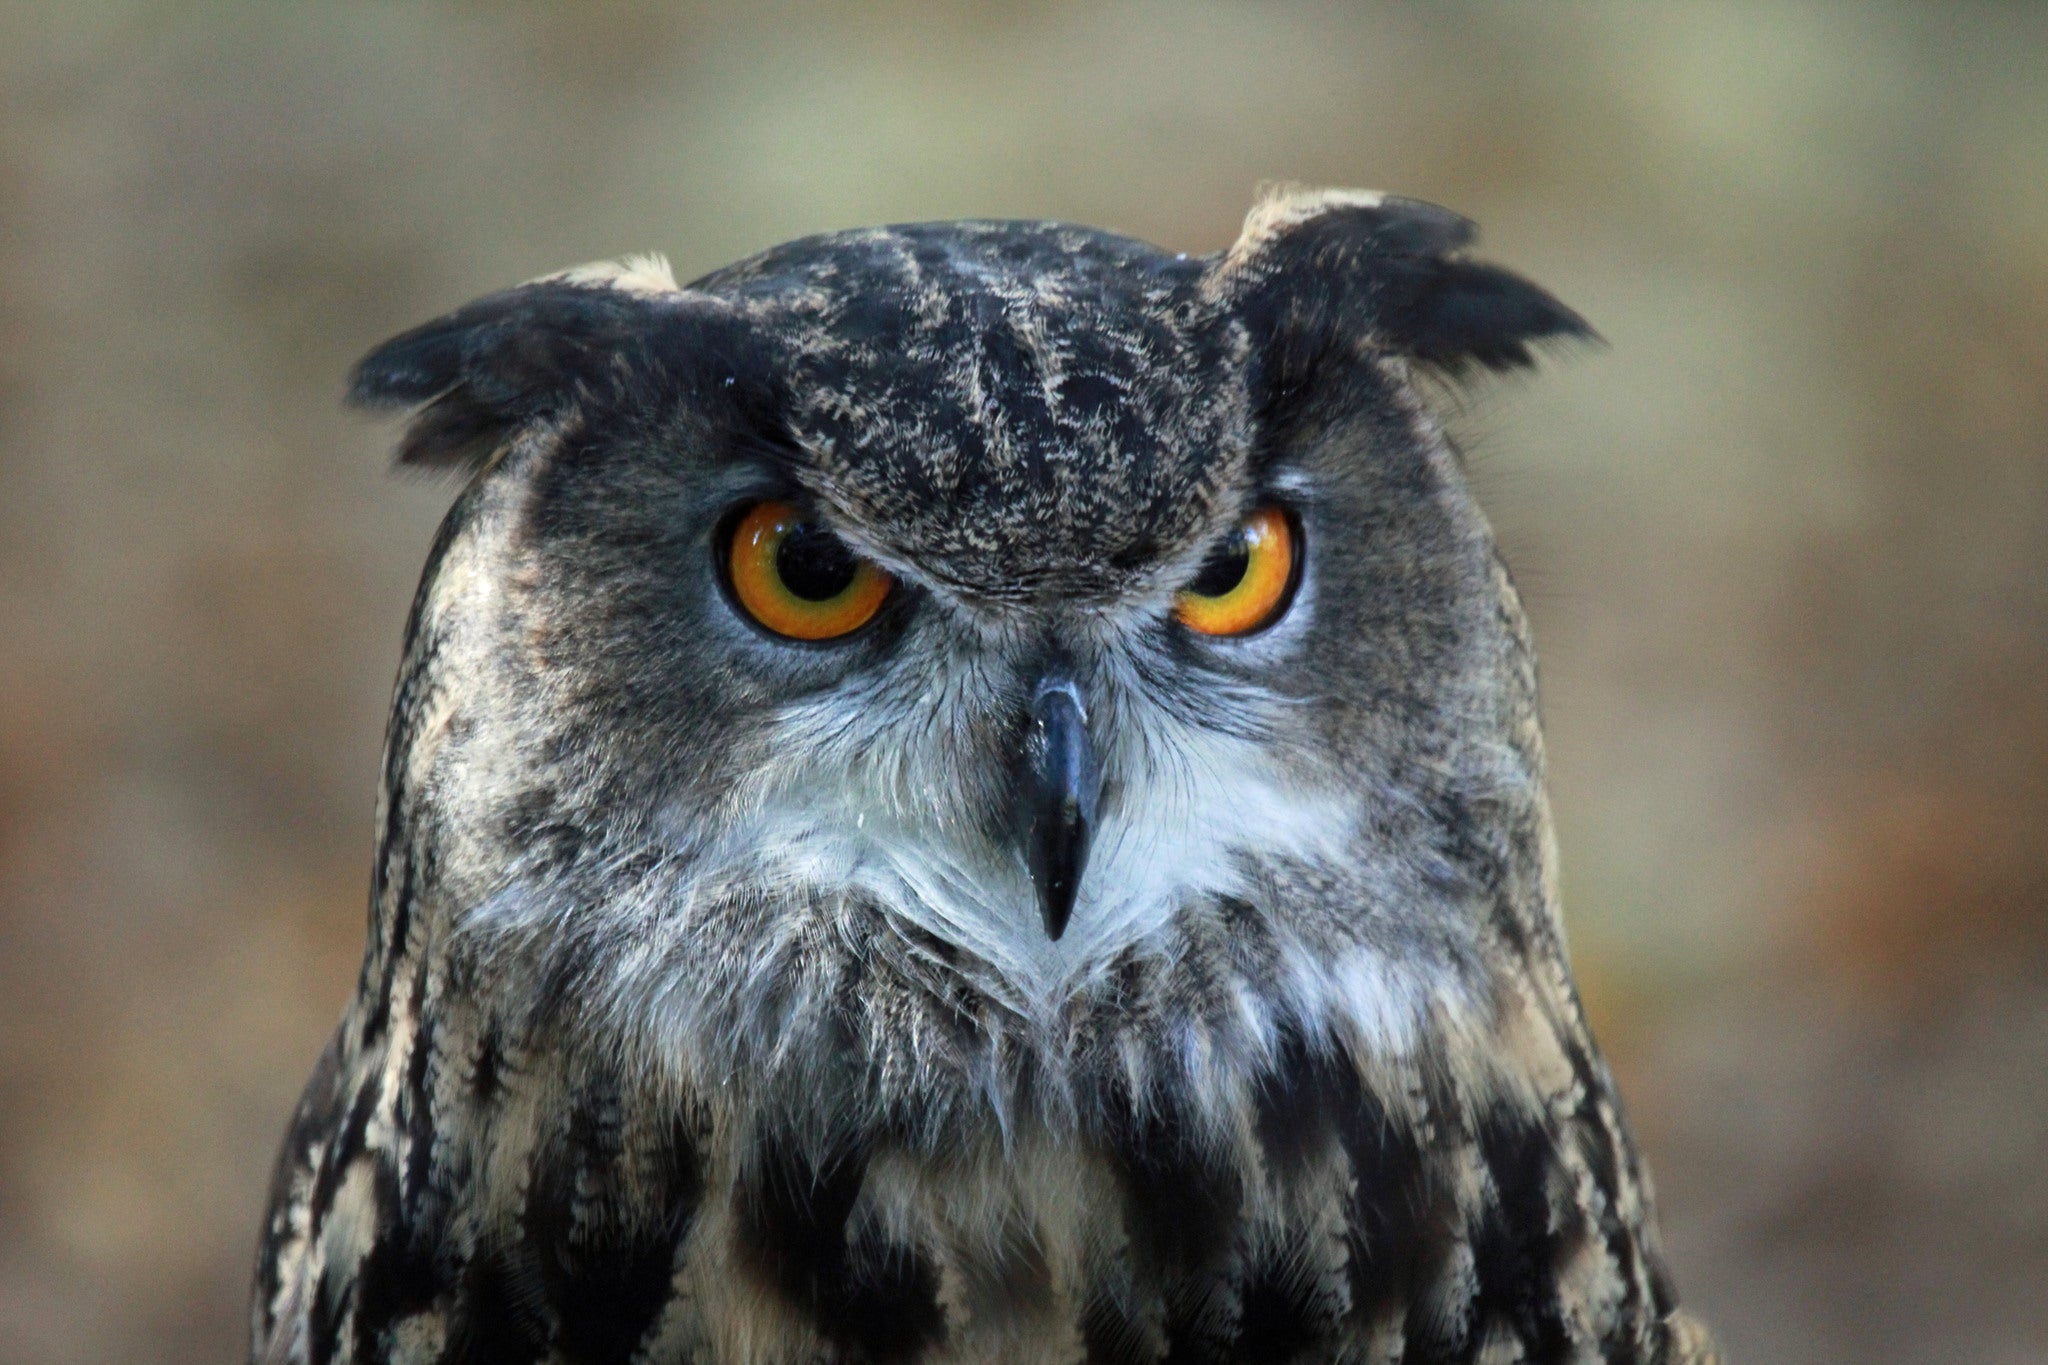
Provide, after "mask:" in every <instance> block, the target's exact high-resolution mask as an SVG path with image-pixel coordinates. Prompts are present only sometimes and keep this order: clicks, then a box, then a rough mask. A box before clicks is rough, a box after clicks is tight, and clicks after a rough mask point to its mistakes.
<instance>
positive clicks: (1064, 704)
mask: <svg viewBox="0 0 2048 1365" xmlns="http://www.w3.org/2000/svg"><path fill="white" fill-rule="evenodd" d="M1026 754H1027V757H1028V776H1027V778H1026V781H1025V784H1024V790H1023V791H1022V792H1021V793H1020V794H1019V795H1020V797H1021V798H1022V801H1021V804H1022V807H1023V809H1022V810H1021V811H1020V812H1019V814H1021V815H1023V816H1024V820H1023V821H1022V823H1023V824H1024V825H1025V831H1024V860H1025V862H1026V864H1027V865H1028V866H1029V867H1030V869H1031V881H1032V884H1033V885H1035V886H1036V887H1037V888H1038V910H1039V913H1040V915H1042V916H1043V917H1044V919H1045V932H1046V936H1047V937H1048V938H1052V939H1055V940H1057V939H1058V938H1059V936H1060V935H1061V934H1063V933H1065V932H1066V930H1067V920H1068V918H1069V917H1070V916H1071V915H1072V914H1073V913H1074V900H1075V897H1076V895H1077V894H1078V893H1079V891H1080V889H1081V873H1082V870H1083V869H1084V868H1086V867H1087V865H1088V836H1089V832H1090V830H1091V829H1092V828H1093V827H1094V824H1095V798H1096V796H1097V794H1098V793H1099V791H1100V790H1101V786H1102V773H1101V770H1100V769H1099V768H1098V766H1097V765H1096V761H1095V749H1094V746H1093V745H1091V744H1090V743H1089V742H1088V712H1087V710H1086V708H1085V707H1083V706H1082V704H1081V692H1080V689H1079V688H1078V687H1076V686H1075V685H1074V683H1073V682H1072V680H1070V679H1067V678H1061V677H1050V678H1047V679H1045V680H1044V681H1043V682H1041V683H1039V685H1038V691H1037V692H1036V694H1035V695H1033V697H1032V699H1031V730H1030V733H1029V735H1028V737H1027V739H1026Z"/></svg>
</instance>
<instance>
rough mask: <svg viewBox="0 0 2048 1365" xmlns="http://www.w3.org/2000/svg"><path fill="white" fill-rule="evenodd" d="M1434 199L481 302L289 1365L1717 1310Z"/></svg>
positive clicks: (1664, 1335) (1500, 1340) (430, 389)
mask: <svg viewBox="0 0 2048 1365" xmlns="http://www.w3.org/2000/svg"><path fill="white" fill-rule="evenodd" d="M1471 238H1472V229H1471V227H1470V225H1469V224H1468V223H1467V222H1465V221H1464V220H1463V219H1461V218H1459V217H1456V216H1454V215H1453V214H1450V213H1448V212H1446V211H1444V210H1442V209H1438V208H1435V207H1432V206H1429V205H1426V204H1422V203H1418V202H1414V201H1410V200H1403V199H1397V198H1392V197H1387V196H1382V195H1378V194H1371V193H1363V192H1351V191H1310V190H1299V189H1295V190H1281V191H1276V192H1273V193H1271V194H1269V195H1268V196H1267V197H1265V198H1264V199H1263V200H1262V201H1261V202H1259V203H1258V204H1257V206H1256V207H1255V208H1254V209H1253V210H1252V212H1251V213H1250V215H1249V217H1248V218H1247V220H1246V223H1245V226H1244V230H1243V233H1242V235H1241V236H1240V237H1239V238H1238V239H1237V241H1236V243H1235V244H1234V245H1232V246H1231V247H1229V249H1227V250H1225V251H1222V252H1220V253H1218V254H1215V255H1210V256H1190V255H1187V254H1178V253H1173V252H1167V251H1162V250H1159V249H1157V248H1154V247H1152V246H1149V245H1146V244H1144V243H1142V242H1139V241H1135V240H1132V239H1129V238H1126V237H1120V236H1115V235H1112V234H1109V233H1106V232H1101V231H1096V230H1093V229H1088V228H1081V227H1074V226H1069V225H1065V224H1061V223H1053V222H984V221H976V222H956V223H929V224H918V225H911V226H902V227H892V228H881V229H873V230H862V231H850V232H840V233H833V234H829V235H825V236H818V237H811V238H807V239H804V240H802V241H797V242H793V243H791V244H789V245H786V246H781V247H777V248H775V249H773V250H770V251H767V252H765V253H763V254H761V255H758V256H755V257H753V258H751V259H749V260H746V261H743V262H741V263H739V264H737V265H734V266H730V267H727V268H725V269H723V270H719V271H716V272H715V273H713V274H711V275H708V276H706V277H704V278H703V279H700V280H698V281H697V282H695V283H694V284H690V285H687V286H679V285H677V284H676V283H675V282H674V279H673V278H672V276H671V275H670V273H669V270H668V267H667V266H666V264H665V263H663V262H662V261H660V260H659V259H658V258H637V259H629V260H627V261H624V262H622V263H619V264H616V265H604V266H594V267H585V268H582V269H577V270H571V271H569V272H567V273H565V274H561V275H556V276H552V277H548V278H545V279H542V280H539V281H536V282H534V283H531V284H527V285H524V286H521V287H518V288H514V289H511V290H508V291H506V292H503V293H499V294H495V295H491V296H489V297H487V298H484V299H482V300H479V301H477V302H475V303H472V304H470V305H469V306H467V307H465V308H462V309H460V310H458V311H456V312H454V313H451V314H449V315H448V316H446V317H444V318H441V319H439V320H437V321H434V322H430V323H427V324H426V325H424V326H422V327H420V328H418V329H416V330H414V331H411V332H408V333H405V334H404V335H402V336H400V337H397V338H396V339H394V340H392V341H390V342H387V343H386V344H385V345H383V346H381V347H379V348H378V349H377V350H375V351H373V352H372V353H371V354H370V355H369V356H368V357H367V358H366V359H365V360H364V361H363V362H362V363H361V364H360V366H359V367H358V368H357V370H356V371H355V374H354V379H353V389H352V393H353V397H354V398H355V400H356V401H358V402H360V403H363V404H368V405H371V406H374V407H401V408H410V409H413V415H412V417H411V420H410V424H409V425H408V427H407V428H406V430H405V433H404V436H403V438H402V442H401V445H400V450H399V458H400V460H401V461H403V462H404V463H406V464H409V465H415V466H425V467H430V468H439V469H446V470H450V471H452V472H454V473H455V474H456V475H458V476H459V477H460V479H461V480H462V481H463V487H462V491H461V492H460V494H459V496H458V497H457V499H456V501H455V503H454V506H453V508H452V510H451V511H450V512H449V514H448V516H447V519H446V521H445V522H444V523H443V525H442V527H441V530H440V534H439V536H438V538H437V539H436V540H435V542H434V545H433V548H432V551H431V554H430V556H429V560H428V564H427V568H426V571H425V574H424V577H423V580H422V583H421V586H420V589H419V593H418V596H417V598H416V600H415V602H414V605H413V608H412V613H411V619H410V621H409V623H408V625H407V629H406V644H405V651H404V658H403V663H402V665H401V668H400V671H399V677H398V682H397V688H396V694H395V697H394V700H393V703H392V710H391V722H390V730H389V736H388V742H387V747H386V750H385V759H384V772H383V795H382V800H381V804H380V808H379V811H380V813H379V816H378V821H379V830H380V833H379V839H378V845H377V852H376V861H375V869H374V875H373V881H372V890H371V914H370V923H369V935H368V945H367V948H366V951H365V954H364V958H363V966H362V973H361V976H360V979H359V981H358V983H357V988H356V993H355V997H354V1000H353V1003H352V1004H350V1005H349V1007H348V1009H347V1012H346V1015H345V1017H344V1018H343V1020H342V1023H341V1025H340V1028H339V1030H338V1032H337V1033H336V1035H335V1037H334V1039H333V1042H332V1043H331V1044H330V1045H329V1047H328V1049H327V1051H326V1054H325V1055H324V1056H323V1057H322V1059H321V1060H320V1062H319V1064H318V1066H317V1068H316V1070H315V1071H314V1074H313V1077H312V1080H311V1082H310V1083H309V1085H308V1086H307V1088H306V1091H305V1095H304V1098H303V1100H302V1101H301V1102H300V1105H299V1108H298V1111H297V1115H296V1117H295V1119H294V1121H293V1123H292V1125H291V1128H290V1132H289V1135H288V1137H287V1140H286V1142H285V1146H284V1150H283V1152H282V1154H281V1156H280V1158H279V1162H278V1166H277V1170H276V1175H275V1178H274V1183H273V1190H272V1195H271V1204H270V1212H269V1214H268V1218H267V1223H266V1227H265V1231H264V1235H263V1243H262V1249H261V1254H260V1259H259V1265H258V1270H257V1275H256V1283H255V1291H254V1295H253V1310H252V1318H253V1324H252V1325H253V1339H254V1345H253V1348H252V1359H253V1360H254V1361H257V1362H285V1361H290V1362H311V1363H314V1365H329V1363H332V1362H429V1361H432V1362H449V1363H450V1365H455V1363H457V1362H461V1363H465V1365H511V1363H513V1362H522V1363H528V1365H539V1362H544V1361H545V1362H573V1363H575V1365H599V1363H600V1362H609V1363H612V1365H625V1363H626V1362H642V1363H644V1365H669V1363H680V1362H691V1363H693V1365H696V1363H702V1365H798V1363H799V1362H801V1363H803V1365H824V1363H827V1362H847V1363H848V1365H897V1363H901V1365H909V1363H910V1362H933V1363H934V1365H937V1363H938V1362H957V1363H958V1365H993V1363H994V1362H1018V1365H1036V1363H1038V1362H1044V1363H1045V1365H1056V1363H1067V1362H1071V1363H1073V1365H1080V1363H1081V1362H1087V1363H1088V1365H1152V1363H1153V1362H1167V1361H1172V1362H1176V1363H1179V1362H1217V1363H1218V1365H1221V1363H1222V1362H1276V1363H1277V1362H1289V1361H1302V1362H1309V1361H1332V1362H1334V1361H1344V1362H1360V1363H1363V1362H1406V1363H1407V1365H1422V1363H1424V1362H1449V1361H1486V1362H1507V1361H1526V1362H1547V1361H1582V1360H1583V1361H1591V1360H1601V1361H1627V1362H1654V1361H1668V1362H1690V1361H1701V1360H1708V1359H1711V1358H1712V1357H1713V1349H1714V1348H1713V1347H1712V1345H1711V1343H1710V1341H1709V1339H1708V1337H1707V1336H1706V1334H1705V1333H1704V1332H1703V1331H1702V1330H1701V1329H1700V1328H1699V1326H1698V1325H1697V1324H1696V1323H1695V1322H1694V1321H1693V1320H1692V1319H1691V1318H1689V1317H1688V1316H1687V1315H1685V1314H1684V1313H1682V1312H1681V1311H1679V1309H1678V1308H1677V1304H1676V1299H1675V1295H1674V1292H1673V1289H1672V1285H1671V1281H1670V1279H1669V1277H1668V1276H1667V1274H1666V1271H1665V1267H1664V1263H1663V1260H1662V1257H1661V1254H1660V1251H1659V1247H1658V1241H1657V1234H1656V1231H1655V1226H1654V1219H1653V1214H1652V1209H1651V1197H1650V1187H1649V1181H1648V1178H1647V1176H1646V1174H1645V1173H1644V1170H1643V1166H1642V1163H1641V1161H1640V1160H1639V1158H1638V1156H1637V1154H1636V1151H1635V1149H1634V1147H1633V1146H1632V1144H1631V1140H1630V1138H1629V1135H1628V1132H1627V1129H1626V1127H1625V1125H1624V1121H1623V1118H1622V1114H1621V1109H1620V1105H1619V1102H1618V1100H1617V1098H1616V1095H1615V1091H1614V1087H1613V1083H1612V1081H1611V1080H1610V1078H1609V1075H1608V1071H1607V1068H1606V1066H1605V1064H1604V1063H1603V1061H1602V1059H1601V1057H1600V1054H1599V1053H1598V1051H1597V1050H1596V1049H1595V1047H1594V1045H1593V1042H1592V1039H1591V1038H1590V1036H1589V1034H1588V1032H1587V1028H1586V1024H1585V1020H1584V1017H1583V1014H1582V1011H1581V1009H1580V1006H1579V1002H1578V999H1577V997H1576V994H1575V990H1574V986H1573V982H1572V977H1571V973H1570V969H1569V967H1568V965H1567V960H1566V955H1565V946H1564V942H1563V938H1562V935H1561V933H1560V929H1559V918H1558V908H1557V891H1556V875H1555V854H1554V851H1553V846H1552V835H1551V822H1550V816H1549V813H1548V809H1547V806H1546V799H1545V794H1544V776H1543V748H1542V739H1541V735H1540V732H1539V728H1538V721H1537V704H1536V688H1535V675H1534V663H1533V657H1532V654H1531V650H1530V645H1529V641H1528V636H1527V631H1526V628H1525V625H1524V620H1523V615H1522V611H1521V608H1520V606H1519V604H1518V601H1517V598H1516V595H1515V590H1514V588H1513V586H1512V585H1511V583H1510V580H1509V577H1508V574H1507V571H1506V569H1505V567H1504V566H1503V564H1502V561H1501V558H1500V555H1499V553H1498V551H1497V549H1496V547H1495V543H1494V540H1493V538H1492V535H1491V533H1490V531H1489V529H1488V526H1487V523H1486V521H1485V519H1484V518H1483V516H1482V514H1481V512H1480V510H1479V508H1478V506H1477V505H1476V504H1475V502H1474V500H1473V497H1472V495H1471V493H1470V491H1469V489H1468V487H1467V481H1466V479H1465V477H1464V474H1463V472H1462V470H1461V466H1460V461H1459V457H1458V454H1457V452H1456V450H1455V449H1454V447H1453V445H1452V444H1451V442H1450V441H1449V440H1448V439H1447V437H1446V435H1445V432H1444V430H1443V428H1442V426H1441V424H1440V421H1439V418H1438V417H1437V415H1435V413H1434V412H1433V410H1432V407H1431V406H1430V403H1429V401H1428V399H1429V397H1430V395H1431V394H1432V393H1433V392H1440V390H1441V387H1442V385H1443V384H1444V383H1445V382H1446V381H1450V380H1455V379H1456V378H1457V377H1458V376H1460V375H1462V374H1466V373H1469V372H1471V371H1474V370H1482V369H1483V370H1504V369H1512V368H1515V367H1520V366H1525V365H1527V364H1529V363H1530V362H1531V360H1532V349H1531V348H1532V346H1533V345H1534V344H1535V343H1539V342H1542V341H1545V340H1546V339H1560V338H1571V337H1575V336H1583V335H1587V334H1588V329H1587V327H1586V325H1585V323H1583V322H1582V321H1581V320H1580V319H1579V318H1578V317H1577V316H1575V315H1574V314H1573V313H1572V312H1570V311H1569V310H1567V309H1566V308H1565V307H1564V306H1563V305H1561V304H1559V303H1558V302H1557V301H1555V300H1554V299H1552V298H1551V297H1550V296H1548V295H1547V294H1545V293H1543V292H1542V291H1540V290H1539V289H1537V288H1536V287H1535V286H1534V285H1532V284H1530V283H1528V282H1526V281H1525V280H1523V279H1521V278H1519V277H1518V276H1516V275H1513V274H1511V273H1509V272H1507V271H1505V270H1502V269H1499V268H1497V267H1495V266H1492V265H1488V264H1483V263H1479V262H1476V261H1474V260H1472V259H1469V258H1468V257H1467V256H1466V255H1465V249H1466V247H1467V246H1468V245H1469V243H1470V241H1471Z"/></svg>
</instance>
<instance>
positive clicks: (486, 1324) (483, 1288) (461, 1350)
mask: <svg viewBox="0 0 2048 1365" xmlns="http://www.w3.org/2000/svg"><path fill="white" fill-rule="evenodd" d="M517 1254H518V1253H517V1251H516V1249H515V1250H514V1251H511V1252H507V1251H502V1250H501V1251H496V1252H487V1253H480V1254H479V1255H478V1256H477V1257H476V1259H474V1260H473V1261H471V1262H470V1263H469V1267H468V1270H467V1271H466V1273H465V1274H464V1275H463V1277H462V1284H461V1287H460V1289H459V1290H458V1292H457V1296H456V1302H457V1305H458V1306H457V1309H456V1311H455V1312H454V1313H453V1314H451V1319H452V1320H451V1321H450V1322H449V1324H448V1342H447V1346H446V1348H445V1349H444V1350H443V1351H442V1353H441V1361H442V1365H530V1363H531V1362H535V1361H538V1360H540V1359H541V1357H542V1356H543V1355H544V1354H545V1353H546V1351H547V1343H548V1324H547V1320H546V1318H545V1317H544V1316H543V1315H542V1314H541V1313H539V1312H537V1311H536V1308H535V1305H534V1304H533V1302H532V1300H531V1297H530V1296H529V1295H528V1294H526V1293H523V1292H521V1291H520V1289H519V1287H518V1286H517V1284H516V1281H517V1279H518V1271H516V1270H515V1269H513V1268H512V1267H511V1265H510V1264H509V1262H510V1260H511V1258H512V1257H515V1256H516V1255H517Z"/></svg>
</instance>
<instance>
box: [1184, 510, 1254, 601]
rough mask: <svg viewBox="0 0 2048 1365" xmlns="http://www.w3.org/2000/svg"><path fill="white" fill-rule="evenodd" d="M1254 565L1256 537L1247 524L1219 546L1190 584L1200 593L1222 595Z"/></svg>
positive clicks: (1190, 586) (1200, 594) (1242, 579)
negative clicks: (1253, 549)
mask: <svg viewBox="0 0 2048 1365" xmlns="http://www.w3.org/2000/svg"><path fill="white" fill-rule="evenodd" d="M1251 567H1252V537H1251V530H1250V528H1249V527H1247V528H1245V529H1243V530H1240V531H1239V532H1238V533H1237V534H1236V535H1234V536H1232V537H1231V538H1230V539H1229V540H1226V541H1224V542H1223V543H1222V544H1221V545H1219V546H1217V547H1216V551H1215V553H1213V554H1211V555H1210V556H1209V558H1208V560H1207V561H1206V562H1204V563H1203V565H1202V571H1201V572H1200V573H1198V574H1196V575H1195V581H1194V582H1192V583H1190V584H1188V591H1189V592H1191V593H1193V594H1195V596H1197V597H1221V596H1223V594H1225V593H1227V592H1229V591H1230V590H1231V589H1232V588H1234V587H1236V586H1237V585H1238V584H1240V583H1242V582H1244V576H1245V574H1246V572H1247V571H1249V570H1250V569H1251Z"/></svg>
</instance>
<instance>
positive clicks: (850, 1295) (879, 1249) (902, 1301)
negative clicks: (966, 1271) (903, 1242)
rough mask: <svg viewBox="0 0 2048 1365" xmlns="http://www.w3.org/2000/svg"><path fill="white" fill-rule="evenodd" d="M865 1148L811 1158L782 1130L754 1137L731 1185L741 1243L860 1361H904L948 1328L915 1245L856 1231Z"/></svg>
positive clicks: (929, 1269) (930, 1272) (930, 1270)
mask: <svg viewBox="0 0 2048 1365" xmlns="http://www.w3.org/2000/svg"><path fill="white" fill-rule="evenodd" d="M866 1174H867V1158H866V1154H865V1153H864V1152H862V1151H859V1150H842V1151H839V1152H835V1153H833V1154H831V1155H829V1156H827V1157H826V1158H824V1159H823V1160H821V1161H814V1160H813V1159H812V1158H811V1157H810V1156H808V1155H807V1154H805V1153H803V1152H802V1151H800V1150H798V1148H797V1147H796V1146H795V1145H794V1144H793V1143H791V1142H789V1141H788V1140H786V1139H785V1138H784V1137H783V1136H782V1135H780V1134H778V1133H774V1132H769V1133H765V1134H763V1135H761V1136H760V1137H759V1138H757V1140H756V1142H755V1145H754V1151H753V1154H752V1159H751V1160H750V1162H749V1163H748V1169H747V1171H746V1173H745V1175H744V1176H742V1178H741V1180H740V1182H739V1185H738V1188H737V1190H736V1192H735V1200H736V1203H737V1212H738V1214H739V1220H738V1221H739V1243H740V1246H739V1249H740V1251H741V1252H742V1254H743V1255H745V1256H746V1258H747V1259H748V1260H750V1261H751V1262H752V1263H753V1265H754V1267H755V1268H756V1270H757V1271H758V1272H759V1273H761V1274H763V1275H764V1276H765V1277H766V1278H768V1279H769V1280H770V1282H771V1283H773V1284H774V1285H775V1286H776V1287H777V1288H778V1289H780V1290H781V1291H782V1292H783V1293H784V1294H785V1295H787V1296H788V1297H789V1298H790V1299H791V1300H792V1301H793V1302H795V1303H796V1304H797V1305H799V1306H800V1307H801V1308H803V1309H804V1310H805V1311H806V1312H807V1313H809V1314H810V1316H811V1318H812V1320H813V1321H814V1322H815V1323H816V1324H817V1328H818V1331H819V1332H820V1333H821V1334H822V1335H823V1336H824V1337H825V1338H826V1339H828V1340H830V1341H831V1342H833V1343H834V1344H835V1345H837V1346H838V1347H839V1348H840V1349H841V1350H843V1351H846V1352H847V1353H848V1354H849V1357H850V1358H851V1359H854V1360H860V1361H867V1362H874V1365H884V1363H885V1362H893V1361H907V1360H912V1359H914V1358H916V1356H917V1355H918V1354H919V1352H921V1351H922V1350H923V1349H924V1348H925V1347H926V1346H929V1345H932V1344H935V1343H937V1342H939V1341H941V1340H943V1339H944V1336H945V1313H944V1310H943V1309H942V1308H941V1307H940V1306H939V1301H938V1290H939V1282H938V1272H937V1270H936V1269H935V1268H934V1267H933V1266H932V1264H931V1263H930V1261H929V1260H928V1259H927V1258H926V1257H925V1256H924V1255H923V1254H922V1253H920V1252H919V1251H918V1250H917V1249H915V1248H912V1247H905V1246H900V1245H896V1244H893V1243H889V1242H887V1241H885V1240H884V1239H883V1238H882V1237H881V1236H880V1235H879V1233H877V1232H876V1231H874V1230H873V1229H870V1228H866V1227H862V1228H859V1229H857V1230H856V1229H851V1228H849V1226H848V1224H849V1221H850V1219H851V1218H852V1214H853V1208H854V1203H855V1201H856V1200H857V1199H858V1198H859V1196H860V1188H861V1183H862V1181H863V1180H864V1179H865V1177H866Z"/></svg>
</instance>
